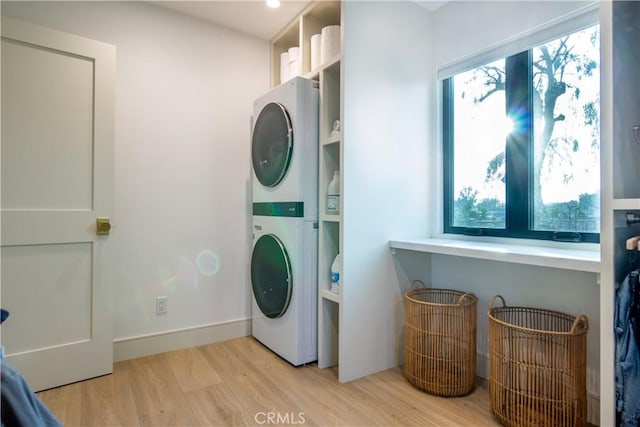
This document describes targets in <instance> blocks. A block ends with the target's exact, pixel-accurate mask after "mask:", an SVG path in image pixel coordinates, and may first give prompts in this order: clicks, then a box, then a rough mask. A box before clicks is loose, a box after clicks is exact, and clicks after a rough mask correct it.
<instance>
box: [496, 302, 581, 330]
mask: <svg viewBox="0 0 640 427" xmlns="http://www.w3.org/2000/svg"><path fill="white" fill-rule="evenodd" d="M512 309H514V310H515V309H525V310H535V311H538V312H546V313H554V314H560V315H561V316H562V317H566V318H567V320H569V319H573V326H572V328H571V330H569V331H548V330H544V329H535V328H528V327H526V326H520V325H515V324H513V323H509V322H505V321H504V320H500V319H497V318H496V317H495V316H493V311H498V310H502V311H509V310H512ZM487 316H488V317H489V320H490V321H493V322H496V323H499V324H501V325H503V326H507V327H509V328H514V329H520V330H522V331H527V332H535V333H539V334H545V335H568V336H576V335H584V334H586V333H588V332H589V323H588V320H587V317H586V316H585V315H584V314H579V315H577V316H572V315H570V314H567V313H563V312H561V311H556V310H548V309H545V308H535V307H522V306H508V307H507V306H504V307H493V308H491V309H489V311H488V312H487ZM580 326H583V327H582V328H580ZM574 329H575V330H574Z"/></svg>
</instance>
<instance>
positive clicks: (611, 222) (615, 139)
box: [600, 1, 640, 426]
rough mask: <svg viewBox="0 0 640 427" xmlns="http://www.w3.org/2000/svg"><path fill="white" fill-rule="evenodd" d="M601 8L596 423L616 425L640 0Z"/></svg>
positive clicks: (632, 230)
mask: <svg viewBox="0 0 640 427" xmlns="http://www.w3.org/2000/svg"><path fill="white" fill-rule="evenodd" d="M600 7H601V15H600V22H601V52H602V54H601V55H602V82H601V88H602V90H601V153H602V169H601V174H602V189H601V191H602V232H601V252H602V275H601V291H600V316H601V324H600V348H601V350H600V425H603V426H609V425H615V418H616V416H615V392H614V387H615V385H614V384H615V374H614V369H615V351H614V348H615V341H614V334H613V330H614V329H613V322H614V303H615V286H616V282H619V281H620V279H621V277H623V276H624V275H625V271H624V270H625V269H627V268H628V264H627V263H626V262H624V258H625V257H626V255H627V254H626V253H625V252H626V249H625V247H624V242H625V240H626V238H627V237H630V236H632V235H640V225H638V224H635V225H634V224H628V223H627V214H628V213H630V214H632V215H634V216H638V215H640V128H638V126H640V50H639V49H638V46H639V45H640V3H638V2H636V1H615V2H610V1H603V2H601V4H600Z"/></svg>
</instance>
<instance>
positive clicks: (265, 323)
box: [251, 216, 318, 366]
mask: <svg viewBox="0 0 640 427" xmlns="http://www.w3.org/2000/svg"><path fill="white" fill-rule="evenodd" d="M317 257H318V223H317V222H316V221H306V220H304V219H301V218H290V217H278V216H254V220H253V250H252V254H251V287H252V291H253V296H254V298H253V304H252V312H253V316H252V317H253V319H252V326H253V336H254V337H255V338H256V339H257V340H258V341H260V342H261V343H263V344H264V345H265V346H267V347H268V348H270V349H271V350H272V351H273V352H275V353H276V354H278V355H279V356H281V357H282V358H284V359H285V360H287V361H288V362H289V363H291V364H292V365H294V366H299V365H303V364H306V363H310V362H314V361H316V360H317V359H318V350H317V349H318V344H317V343H318V332H317V331H318V320H317V319H318V314H317V313H318V304H317V301H318V287H317V283H318V267H317V265H318V263H317V259H318V258H317Z"/></svg>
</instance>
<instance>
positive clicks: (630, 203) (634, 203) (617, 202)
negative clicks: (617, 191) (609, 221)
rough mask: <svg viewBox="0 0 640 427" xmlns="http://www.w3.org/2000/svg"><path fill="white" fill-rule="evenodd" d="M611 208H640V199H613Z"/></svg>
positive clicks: (620, 209)
mask: <svg viewBox="0 0 640 427" xmlns="http://www.w3.org/2000/svg"><path fill="white" fill-rule="evenodd" d="M611 208H612V209H614V210H619V211H622V210H640V199H613V200H612V202H611Z"/></svg>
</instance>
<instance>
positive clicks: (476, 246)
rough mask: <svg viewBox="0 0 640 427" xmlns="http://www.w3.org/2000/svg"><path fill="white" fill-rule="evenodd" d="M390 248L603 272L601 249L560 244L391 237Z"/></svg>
mask: <svg viewBox="0 0 640 427" xmlns="http://www.w3.org/2000/svg"><path fill="white" fill-rule="evenodd" d="M389 245H390V247H391V249H392V250H393V249H406V250H411V251H418V252H428V253H434V254H441V255H453V256H461V257H467V258H476V259H484V260H491V261H501V262H509V263H515V264H527V265H537V266H541V267H550V268H561V269H566V270H576V271H586V272H591V273H599V272H600V251H599V250H597V249H595V247H596V246H597V245H594V249H593V250H589V249H566V248H560V247H545V246H524V245H515V244H508V243H494V242H478V241H466V240H454V239H412V240H392V241H390V242H389Z"/></svg>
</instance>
